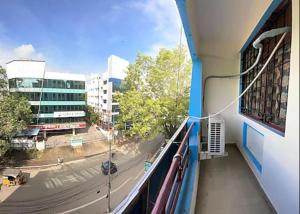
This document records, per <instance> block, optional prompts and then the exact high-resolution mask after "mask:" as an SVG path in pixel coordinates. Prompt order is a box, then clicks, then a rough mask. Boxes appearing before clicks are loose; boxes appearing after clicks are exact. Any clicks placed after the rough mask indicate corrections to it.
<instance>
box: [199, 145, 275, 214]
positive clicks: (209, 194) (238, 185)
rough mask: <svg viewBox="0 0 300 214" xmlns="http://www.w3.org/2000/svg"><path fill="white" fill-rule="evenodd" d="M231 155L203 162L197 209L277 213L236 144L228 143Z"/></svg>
mask: <svg viewBox="0 0 300 214" xmlns="http://www.w3.org/2000/svg"><path fill="white" fill-rule="evenodd" d="M226 151H227V152H228V157H223V158H215V159H210V160H203V161H201V163H200V175H199V183H198V195H197V202H196V210H195V213H201V214H208V213H209V214H219V213H220V214H221V213H222V214H227V213H228V214H248V213H249V214H250V213H251V214H252V213H254V214H260V213H261V214H266V213H274V211H273V209H272V208H271V207H270V206H269V204H268V203H267V201H266V200H265V196H264V194H263V192H262V190H261V188H260V186H259V184H258V182H257V181H256V178H255V176H254V175H253V174H252V172H251V169H250V168H249V167H248V165H247V163H246V162H245V160H244V159H243V157H242V155H241V153H240V152H239V150H238V148H237V147H236V146H235V145H230V146H227V145H226Z"/></svg>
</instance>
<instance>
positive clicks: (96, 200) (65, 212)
mask: <svg viewBox="0 0 300 214" xmlns="http://www.w3.org/2000/svg"><path fill="white" fill-rule="evenodd" d="M130 180H132V177H130V178H128V179H127V180H126V181H124V182H123V183H122V184H121V185H120V186H119V187H117V188H116V189H114V190H112V191H111V192H110V193H111V194H112V193H115V192H117V191H118V190H120V189H121V188H122V187H123V186H124V185H125V184H126V183H128V182H129V181H130ZM104 198H106V195H103V196H101V197H100V198H97V199H95V200H93V201H91V202H89V203H86V204H83V205H81V206H79V207H75V208H73V209H71V210H67V211H64V212H61V213H58V214H67V213H71V212H74V211H76V210H80V209H82V208H85V207H87V206H90V205H92V204H94V203H96V202H98V201H100V200H102V199H104Z"/></svg>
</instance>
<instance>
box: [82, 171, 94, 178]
mask: <svg viewBox="0 0 300 214" xmlns="http://www.w3.org/2000/svg"><path fill="white" fill-rule="evenodd" d="M80 174H82V175H83V176H84V177H87V178H92V177H93V176H92V175H91V174H90V173H88V172H87V171H86V170H85V169H84V170H81V171H80Z"/></svg>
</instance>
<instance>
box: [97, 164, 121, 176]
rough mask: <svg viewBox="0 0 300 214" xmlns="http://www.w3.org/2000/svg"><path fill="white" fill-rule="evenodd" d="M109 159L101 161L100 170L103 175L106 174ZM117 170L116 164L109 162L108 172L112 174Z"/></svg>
mask: <svg viewBox="0 0 300 214" xmlns="http://www.w3.org/2000/svg"><path fill="white" fill-rule="evenodd" d="M108 169H109V161H105V162H102V165H101V171H102V173H103V174H104V175H108ZM117 171H118V169H117V165H116V164H115V163H113V162H110V174H114V173H116V172H117Z"/></svg>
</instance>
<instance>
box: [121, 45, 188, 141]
mask: <svg viewBox="0 0 300 214" xmlns="http://www.w3.org/2000/svg"><path fill="white" fill-rule="evenodd" d="M190 75H191V60H190V58H189V57H188V55H187V50H186V48H184V47H177V48H175V49H171V50H167V49H161V50H160V52H159V54H158V55H157V56H156V57H151V56H145V55H141V54H138V55H137V58H136V60H135V62H134V63H133V64H130V65H129V66H128V71H127V76H126V78H125V80H124V83H123V87H124V88H125V89H126V92H125V93H118V94H117V95H116V99H117V101H118V102H119V105H120V116H119V119H118V123H117V127H118V128H123V127H124V124H125V123H126V122H130V123H131V128H130V129H129V130H127V134H128V135H130V136H140V137H143V138H146V137H149V135H151V134H154V133H157V132H163V133H164V134H165V135H166V136H167V137H170V136H172V135H173V134H174V132H175V131H176V129H177V128H178V126H179V125H180V123H181V122H182V120H183V118H184V117H185V116H187V110H188V101H189V87H190Z"/></svg>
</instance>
